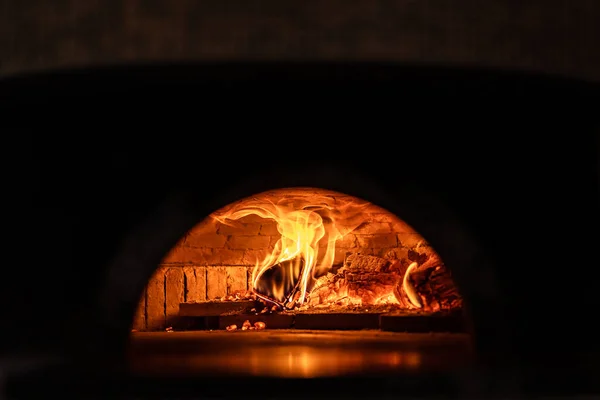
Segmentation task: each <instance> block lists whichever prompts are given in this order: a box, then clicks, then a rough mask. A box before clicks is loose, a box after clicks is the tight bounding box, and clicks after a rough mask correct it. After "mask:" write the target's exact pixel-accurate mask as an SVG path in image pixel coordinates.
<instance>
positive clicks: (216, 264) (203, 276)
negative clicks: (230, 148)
mask: <svg viewBox="0 0 600 400" xmlns="http://www.w3.org/2000/svg"><path fill="white" fill-rule="evenodd" d="M289 194H293V195H294V196H298V195H300V196H315V195H317V196H326V197H327V198H330V199H332V201H333V202H336V201H337V202H341V203H343V202H344V201H345V200H348V199H352V198H351V197H350V196H347V195H343V194H339V193H336V192H330V191H324V190H317V189H286V190H277V191H272V192H268V193H265V194H261V195H259V196H262V197H260V198H264V199H265V200H277V199H280V198H281V197H282V196H286V195H289ZM255 198H256V197H255ZM242 201H243V200H242ZM361 220H363V224H362V225H361V226H359V227H358V228H356V229H355V230H354V231H352V232H351V233H349V234H347V235H346V236H345V237H344V238H343V239H340V240H338V241H337V242H336V251H335V259H334V265H341V264H342V263H343V262H344V259H345V257H346V256H347V255H348V254H350V253H361V254H368V255H376V256H380V257H385V258H390V259H396V258H399V259H403V258H404V259H406V258H407V257H408V252H409V251H410V250H414V249H415V248H417V247H418V250H419V252H421V253H423V252H428V251H432V250H431V249H430V248H429V246H428V245H427V243H426V242H425V240H424V238H423V237H422V236H421V235H419V234H418V233H417V232H416V231H415V230H414V229H412V228H411V227H410V226H409V225H407V224H406V223H405V222H403V221H402V220H401V219H400V218H398V217H397V216H395V215H393V214H391V213H389V212H388V211H386V210H384V209H382V208H380V207H378V206H376V205H373V204H370V205H368V206H367V207H366V208H365V209H364V210H363V211H362V213H361ZM279 238H280V235H279V233H278V231H277V225H276V223H275V222H274V221H273V220H270V219H263V218H260V217H258V216H256V215H249V216H246V217H243V218H241V219H239V220H238V221H237V222H236V223H235V225H234V226H229V225H224V224H221V223H219V222H217V221H215V220H214V219H212V218H210V217H209V218H207V219H206V220H204V221H202V222H201V223H200V224H198V225H197V226H195V227H194V228H193V229H191V230H190V231H189V232H188V233H187V234H185V235H184V236H183V237H182V238H181V240H180V241H179V243H178V244H177V245H176V246H175V247H174V248H173V249H172V250H171V251H170V252H169V253H168V254H167V255H166V256H165V258H164V259H163V261H162V263H161V264H160V265H159V266H158V268H157V270H156V272H155V273H154V275H153V276H152V278H151V279H150V281H149V282H148V284H147V286H146V289H145V291H144V293H143V296H142V298H141V300H140V303H139V307H138V311H137V312H136V315H135V318H134V322H133V329H135V330H162V329H164V328H165V327H168V326H169V325H170V322H171V321H172V320H173V318H175V317H176V316H177V313H178V312H179V304H180V303H182V302H197V301H205V300H211V299H215V298H220V297H223V296H227V295H230V294H233V293H235V292H236V291H244V290H247V289H250V288H249V287H248V282H249V276H250V273H251V270H252V268H253V267H254V265H255V264H256V261H257V259H260V260H262V259H263V258H264V257H265V256H266V255H267V254H268V252H270V251H272V249H273V246H274V244H275V243H276V241H277V240H278V239H279Z"/></svg>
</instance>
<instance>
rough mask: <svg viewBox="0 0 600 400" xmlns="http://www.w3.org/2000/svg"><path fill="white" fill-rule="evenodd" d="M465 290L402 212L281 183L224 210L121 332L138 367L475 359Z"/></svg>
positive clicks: (178, 370) (372, 369) (351, 365)
mask: <svg viewBox="0 0 600 400" xmlns="http://www.w3.org/2000/svg"><path fill="white" fill-rule="evenodd" d="M469 344H470V338H469V335H468V334H467V333H466V331H465V316H464V313H463V299H462V297H461V294H460V293H459V291H458V289H457V286H456V285H455V282H454V280H453V277H452V273H451V271H450V269H449V268H448V267H447V266H446V265H445V263H444V260H443V259H442V258H441V257H440V255H439V254H438V253H437V252H436V250H435V249H434V248H432V247H431V246H430V245H429V244H428V243H427V240H426V238H424V237H422V236H421V235H420V234H419V233H418V232H417V231H416V230H415V229H413V228H412V227H411V226H409V225H408V224H407V223H405V222H404V221H403V220H402V219H401V218H400V216H397V215H394V214H392V213H390V212H389V211H387V210H385V209H383V208H381V207H379V206H377V205H375V204H373V203H371V202H369V201H366V200H363V199H359V198H356V197H353V196H350V195H347V194H343V193H339V192H334V191H330V190H324V189H317V188H304V187H303V188H286V189H277V190H272V191H268V192H263V193H259V194H256V195H254V196H251V197H248V198H245V199H242V200H239V201H237V202H235V203H233V204H229V205H226V206H224V207H223V208H221V209H219V210H216V211H215V212H213V213H212V214H211V215H209V216H208V217H207V218H206V219H205V220H203V221H201V222H200V223H199V224H198V225H196V226H195V227H193V228H192V229H191V230H190V231H189V232H187V233H186V234H185V235H184V236H183V237H182V238H181V240H180V241H179V242H178V243H177V245H175V246H174V247H173V248H172V249H171V250H170V251H169V253H168V254H166V255H165V257H164V259H163V260H162V262H161V264H160V265H159V266H157V270H156V272H155V273H154V275H153V276H152V277H151V279H150V281H149V282H148V283H147V285H146V288H145V290H144V292H143V295H142V297H141V300H140V302H139V307H138V310H137V311H136V314H135V317H134V320H133V324H132V332H131V340H130V353H129V360H130V368H132V370H133V371H134V372H137V373H142V374H161V375H164V374H170V373H172V374H175V375H182V374H192V375H194V374H207V373H208V374H211V373H212V374H223V373H228V374H231V373H235V374H241V375H263V376H276V377H324V376H338V375H347V374H352V373H360V374H362V375H364V374H365V373H376V374H378V375H381V374H386V373H397V372H398V371H406V370H408V371H412V370H419V371H420V370H423V369H425V370H431V369H440V368H442V369H447V368H457V367H461V366H465V365H466V364H468V363H470V362H471V357H470V352H469V348H470V346H469Z"/></svg>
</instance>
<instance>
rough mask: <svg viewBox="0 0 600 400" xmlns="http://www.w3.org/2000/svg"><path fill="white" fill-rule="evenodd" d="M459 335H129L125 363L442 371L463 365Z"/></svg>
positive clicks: (466, 357) (160, 371)
mask: <svg viewBox="0 0 600 400" xmlns="http://www.w3.org/2000/svg"><path fill="white" fill-rule="evenodd" d="M470 360H471V353H470V351H469V338H468V336H467V335H464V334H445V333H436V334H433V333H431V334H415V333H388V332H379V331H297V330H273V331H269V330H265V331H238V332H224V331H196V332H143V333H142V332H135V333H132V337H131V345H130V352H129V365H130V368H131V370H132V372H133V373H135V374H142V375H177V376H190V375H192V376H194V375H195V376H206V375H230V374H235V375H249V376H271V377H287V378H296V377H304V378H311V377H328V376H344V375H350V374H361V375H365V374H377V375H386V374H393V373H396V374H397V373H398V372H402V371H404V372H423V371H438V370H439V371H446V370H449V369H455V368H457V367H463V366H467V365H468V363H469V361H470Z"/></svg>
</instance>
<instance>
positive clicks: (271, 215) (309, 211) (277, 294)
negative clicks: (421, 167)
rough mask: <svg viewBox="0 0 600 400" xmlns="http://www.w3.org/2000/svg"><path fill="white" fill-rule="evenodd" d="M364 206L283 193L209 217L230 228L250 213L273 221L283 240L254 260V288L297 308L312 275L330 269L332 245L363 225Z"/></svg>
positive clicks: (352, 200)
mask: <svg viewBox="0 0 600 400" xmlns="http://www.w3.org/2000/svg"><path fill="white" fill-rule="evenodd" d="M368 205H370V203H368V202H364V201H360V200H358V199H356V198H343V199H342V198H339V197H332V196H328V195H321V194H313V195H311V196H302V195H286V196H283V197H282V198H280V199H279V200H278V201H274V200H273V196H268V195H264V196H257V197H254V198H251V199H245V200H243V201H240V202H238V203H236V204H233V205H232V206H231V207H230V208H228V209H226V210H221V211H218V212H216V213H214V214H213V218H214V219H215V220H217V221H218V222H220V223H222V224H228V225H231V221H235V220H238V219H240V218H243V217H245V216H248V215H257V216H259V217H261V218H265V219H270V220H273V221H275V223H276V224H277V230H278V232H279V234H280V235H281V237H280V238H279V240H278V241H277V242H276V243H275V245H274V248H273V250H272V252H271V253H270V254H268V255H267V256H266V257H265V258H264V259H262V260H257V261H256V265H255V267H254V269H253V271H252V278H251V280H252V288H253V290H254V291H255V293H257V294H263V295H266V296H268V297H269V298H271V299H275V300H277V301H278V302H279V303H280V305H284V304H285V303H291V302H292V301H295V302H296V304H298V305H300V304H302V303H304V302H305V301H306V296H307V292H308V290H309V289H310V287H311V284H312V283H313V282H314V280H315V279H316V277H318V276H320V275H322V274H324V273H326V272H328V271H329V270H330V269H331V267H332V265H333V262H334V256H335V246H336V242H337V241H338V240H340V239H342V238H343V237H344V236H345V235H347V234H348V233H350V232H352V231H353V230H354V229H356V228H357V227H358V226H359V225H361V223H363V222H364V220H363V218H362V215H361V211H362V210H363V209H364V208H365V207H366V206H368ZM323 251H324V253H323Z"/></svg>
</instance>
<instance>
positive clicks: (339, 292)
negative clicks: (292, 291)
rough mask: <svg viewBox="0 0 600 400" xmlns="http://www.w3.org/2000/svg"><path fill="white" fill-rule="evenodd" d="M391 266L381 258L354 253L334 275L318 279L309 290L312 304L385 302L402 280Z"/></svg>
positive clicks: (330, 274)
mask: <svg viewBox="0 0 600 400" xmlns="http://www.w3.org/2000/svg"><path fill="white" fill-rule="evenodd" d="M392 264H393V263H392V262H391V261H390V260H387V259H385V258H381V257H375V256H365V255H361V254H351V255H349V256H348V257H347V258H346V261H345V263H344V265H343V266H342V267H341V268H340V269H338V270H337V272H336V273H335V274H334V273H328V274H326V275H324V276H322V277H320V278H319V279H317V281H316V282H315V284H314V286H313V288H312V290H311V291H310V298H309V305H312V306H315V305H319V304H326V303H333V304H335V303H338V304H339V305H345V304H354V303H360V304H377V303H381V302H386V301H387V298H388V297H390V295H391V293H392V291H393V288H394V285H395V284H396V282H397V281H398V279H399V278H400V275H399V271H397V270H393V269H392V268H391V267H392Z"/></svg>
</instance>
